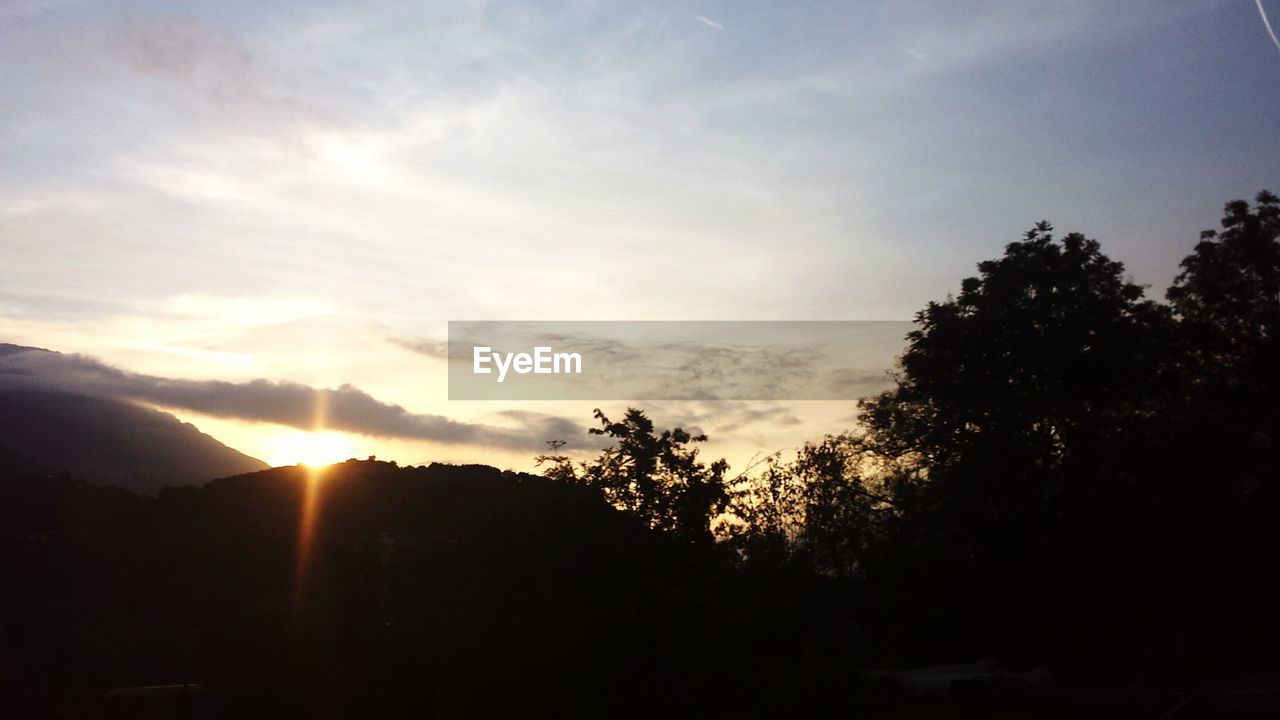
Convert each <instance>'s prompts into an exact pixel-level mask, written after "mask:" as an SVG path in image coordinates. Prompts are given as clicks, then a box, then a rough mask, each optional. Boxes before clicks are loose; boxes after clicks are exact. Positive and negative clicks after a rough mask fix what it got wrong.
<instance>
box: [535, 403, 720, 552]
mask: <svg viewBox="0 0 1280 720" xmlns="http://www.w3.org/2000/svg"><path fill="white" fill-rule="evenodd" d="M595 417H596V419H597V420H599V421H600V427H598V428H592V429H591V430H590V432H591V434H593V435H601V436H604V437H608V438H610V439H611V440H613V444H612V445H610V446H609V447H608V448H606V449H605V450H603V451H602V452H601V453H600V455H599V457H598V458H597V459H596V460H595V461H593V462H589V463H582V464H581V466H580V468H579V469H577V470H575V469H574V467H573V464H572V463H571V462H570V460H569V459H568V457H567V456H564V455H556V454H554V453H556V452H558V451H559V450H560V448H561V447H563V443H560V442H559V441H552V443H551V452H552V453H553V454H551V455H541V456H539V457H538V458H537V462H538V464H539V465H547V466H548V469H547V471H546V476H547V477H550V478H553V479H557V480H562V481H570V482H579V483H582V484H584V485H586V486H588V487H591V488H594V489H596V490H597V491H599V492H600V494H601V495H602V496H603V497H604V498H605V500H606V501H608V502H609V504H611V505H613V506H614V507H616V508H618V509H620V510H623V511H625V512H628V513H630V514H632V515H634V516H636V517H638V518H640V519H641V520H643V521H644V522H645V524H646V525H648V526H649V527H650V528H653V529H655V530H662V531H665V532H669V533H671V534H673V535H675V536H676V537H679V538H681V539H684V540H687V541H689V542H692V543H700V544H705V543H709V542H711V540H712V535H711V523H712V521H713V520H714V519H715V517H716V516H717V515H718V514H719V512H720V510H721V508H722V507H723V505H724V503H725V501H726V492H725V472H726V471H727V470H728V464H727V463H725V461H724V460H716V461H714V462H712V463H711V464H710V465H706V464H704V463H702V462H701V461H700V460H698V449H697V448H695V447H691V445H692V444H693V443H700V442H705V441H706V439H707V436H706V435H693V434H691V433H689V432H688V431H686V430H684V429H683V428H675V429H674V430H663V431H662V432H661V433H659V432H657V431H656V430H655V429H654V425H653V421H652V420H650V419H649V417H648V416H646V415H645V413H644V412H643V411H641V410H637V409H635V408H628V409H627V412H626V414H625V415H624V417H623V419H622V420H621V421H619V422H613V421H611V420H610V419H609V418H608V417H606V416H605V414H604V413H603V412H601V411H600V410H599V409H597V410H596V411H595Z"/></svg>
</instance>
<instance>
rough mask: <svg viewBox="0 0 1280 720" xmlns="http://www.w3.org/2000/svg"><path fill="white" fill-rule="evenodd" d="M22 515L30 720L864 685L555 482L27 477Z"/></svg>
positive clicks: (776, 591)
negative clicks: (145, 486)
mask: <svg viewBox="0 0 1280 720" xmlns="http://www.w3.org/2000/svg"><path fill="white" fill-rule="evenodd" d="M309 491H314V492H315V493H316V494H315V495H313V496H312V497H313V500H314V505H313V507H314V508H315V514H314V516H313V518H312V520H313V522H312V523H310V527H312V532H311V534H310V537H311V541H310V543H305V544H302V543H300V541H299V535H300V533H299V529H300V528H302V527H306V526H308V523H306V522H304V515H305V508H306V507H308V503H307V501H306V499H307V497H308V493H309ZM0 515H2V517H0V528H3V534H2V538H3V540H2V541H0V542H2V543H3V545H2V546H0V554H3V556H4V557H6V558H10V567H11V568H12V571H11V572H10V574H9V577H8V578H7V584H8V585H9V587H11V588H18V589H20V591H19V592H16V593H13V594H6V595H5V596H3V599H0V603H3V606H2V609H0V629H2V633H0V653H2V655H0V665H2V666H4V667H9V668H21V669H23V671H24V672H23V673H22V676H21V677H17V676H14V677H11V679H10V681H9V682H11V683H13V684H11V685H10V686H9V687H7V688H5V687H0V714H3V715H8V716H14V717H18V716H23V717H34V716H40V715H46V714H50V713H53V712H60V713H63V714H67V715H74V716H86V715H91V714H93V713H94V712H96V711H97V710H99V709H100V704H101V698H102V693H103V692H105V690H106V689H109V688H112V687H122V686H137V685H148V684H160V683H173V682H182V681H195V682H199V683H202V684H203V685H204V686H205V687H207V688H209V689H210V696H211V697H212V698H214V699H215V700H216V702H217V703H218V704H219V705H220V707H221V709H222V710H223V711H224V712H225V713H226V715H227V716H228V717H308V718H316V717H402V716H414V717H442V718H444V717H514V716H519V717H587V716H590V717H606V716H609V717H617V716H634V715H644V716H699V717H717V716H725V715H730V714H732V715H734V716H739V717H741V716H746V717H751V716H760V715H766V716H767V715H773V714H776V712H778V711H779V710H780V708H777V707H774V708H772V710H771V709H770V706H769V705H768V704H767V702H766V701H767V700H769V701H773V702H783V703H786V704H787V705H788V706H794V705H797V704H798V705H799V706H804V705H806V704H809V703H821V704H822V705H823V706H825V707H827V708H828V709H832V708H837V707H839V706H840V705H841V704H842V701H841V700H840V698H845V699H846V700H847V698H848V687H847V686H848V684H849V683H850V682H851V681H852V674H851V673H850V674H847V675H846V674H844V673H843V671H841V670H840V668H842V667H844V668H848V667H850V666H851V665H850V663H849V662H848V659H847V658H843V659H842V658H841V657H838V655H839V654H840V653H847V652H849V649H850V648H851V646H852V643H849V642H847V640H848V638H847V637H846V638H843V639H842V638H841V636H840V635H839V634H838V632H840V631H839V630H838V629H836V628H832V627H827V626H823V625H822V624H821V622H820V621H819V620H817V618H819V617H821V616H822V614H821V613H820V612H817V611H816V608H817V606H815V605H814V604H813V601H814V600H815V599H817V598H821V597H822V594H821V592H818V593H814V592H807V593H806V595H805V597H806V599H807V601H808V602H809V605H807V606H806V607H805V608H804V609H803V610H801V609H800V606H799V605H798V604H797V603H796V602H795V600H796V598H797V597H798V595H797V596H793V595H792V594H790V591H788V590H787V589H786V588H780V587H766V586H765V585H764V584H763V583H756V582H755V581H753V580H752V579H751V578H750V576H747V575H743V574H742V573H739V572H737V571H735V570H733V569H732V568H731V567H730V564H729V563H728V562H727V558H725V557H724V556H723V555H721V554H720V553H719V552H718V551H717V550H714V549H708V550H705V551H691V550H690V549H689V548H688V547H687V546H683V545H681V544H679V543H677V542H676V541H674V540H672V539H671V538H670V537H666V536H664V535H662V534H660V533H655V532H653V531H650V530H648V529H646V528H644V527H642V526H641V525H640V524H639V523H638V522H637V521H636V520H635V519H634V518H631V517H628V516H627V515H625V514H622V513H619V512H617V511H615V510H613V509H612V508H610V507H608V506H607V505H606V504H605V503H604V502H603V501H602V500H601V499H600V497H599V496H598V495H597V494H595V493H594V492H592V491H591V490H589V489H586V488H583V487H580V486H572V485H566V484H563V483H557V482H554V481H551V480H548V479H546V478H542V477H536V476H531V475H523V474H515V473H504V472H499V471H498V470H495V469H493V468H488V467H481V466H470V467H453V466H441V465H432V466H431V467H427V468H422V467H416V468H400V467H396V466H395V465H394V464H391V463H384V462H375V461H367V462H357V461H349V462H348V463H344V464H341V465H335V466H331V467H329V468H327V469H325V470H323V471H321V472H319V474H318V476H317V474H316V471H312V470H310V469H308V468H306V467H286V468H276V469H273V470H268V471H264V472H258V473H253V474H248V475H241V476H236V477H231V478H226V479H222V480H218V481H215V482H212V483H209V484H208V485H206V486H204V487H182V488H168V489H165V490H163V491H162V492H160V494H159V496H158V497H156V498H146V497H141V496H138V495H134V494H131V493H128V492H124V491H121V490H117V489H113V488H100V487H93V486H86V485H83V484H80V483H77V482H72V481H60V480H57V479H54V480H51V481H49V482H44V483H31V482H27V481H25V480H24V479H23V478H21V477H19V476H16V475H13V474H9V475H7V476H5V477H4V479H3V480H0ZM302 548H306V550H305V552H300V550H301V549H302ZM301 557H305V558H306V560H305V562H301V561H300V558H301ZM814 638H825V640H824V641H823V642H822V643H815V642H814V641H813V639H814ZM832 653H835V655H832ZM823 654H826V657H825V659H820V658H822V657H823ZM814 668H823V670H822V671H821V672H816V671H815V670H814ZM655 688H662V691H661V692H655V691H654V689H655ZM833 699H834V701H833ZM6 710H7V712H6Z"/></svg>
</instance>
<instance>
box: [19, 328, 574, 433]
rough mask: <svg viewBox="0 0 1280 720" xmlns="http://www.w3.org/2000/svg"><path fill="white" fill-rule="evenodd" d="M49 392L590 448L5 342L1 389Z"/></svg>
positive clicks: (355, 400)
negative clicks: (130, 368) (127, 368)
mask: <svg viewBox="0 0 1280 720" xmlns="http://www.w3.org/2000/svg"><path fill="white" fill-rule="evenodd" d="M32 389H38V390H48V391H62V392H71V393H78V394H84V395H92V396H97V397H107V398H113V399H118V400H126V401H133V402H142V403H150V404H154V405H160V406H163V407H169V408H180V409H185V410H191V411H194V412H198V413H202V414H205V415H212V416H214V417H222V418H235V419H239V420H250V421H256V422H269V423H276V424H280V425H287V426H290V427H296V428H299V429H302V430H315V429H317V427H323V428H324V429H327V430H338V431H343V432H351V433H358V434H361V435H373V436H379V437H389V438H403V439H410V440H425V441H430V442H437V443H444V444H456V445H476V446H481V447H493V448H501V449H506V450H515V451H528V450H538V449H542V447H543V446H544V444H545V442H546V441H547V440H566V441H568V443H569V447H571V448H574V447H593V446H594V443H593V442H592V438H590V436H588V435H587V433H586V430H585V428H584V427H583V426H581V425H578V424H575V423H573V422H571V421H569V420H567V419H565V418H561V417H556V416H551V415H544V414H540V413H528V412H522V413H517V412H508V413H503V415H502V417H504V418H505V419H507V420H511V421H512V422H513V423H514V426H512V427H500V426H496V425H486V424H480V423H465V422H458V421H456V420H452V419H450V418H448V417H445V416H443V415H429V414H416V413H412V412H410V411H408V410H406V409H405V408H403V407H401V406H399V405H395V404H392V403H385V402H382V401H380V400H378V399H377V398H374V397H373V396H371V395H369V394H368V393H366V392H364V391H362V390H360V389H359V388H357V387H354V386H352V385H341V386H339V387H336V388H314V387H311V386H309V385H304V384H301V383H295V382H280V381H272V380H264V379H258V380H251V381H248V382H226V381H222V380H183V379H178V378H167V377H160V376H155V375H144V374H139V373H131V372H127V371H124V370H121V369H119V368H115V367H111V366H109V365H106V364H104V363H101V362H99V361H97V360H95V359H93V358H90V357H86V356H84V355H64V354H61V353H57V352H49V351H45V350H35V349H29V348H19V347H16V346H13V345H0V390H32Z"/></svg>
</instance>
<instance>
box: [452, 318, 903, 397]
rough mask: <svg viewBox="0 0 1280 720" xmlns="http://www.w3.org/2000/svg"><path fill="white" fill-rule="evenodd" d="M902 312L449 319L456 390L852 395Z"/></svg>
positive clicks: (865, 386) (888, 351) (889, 342)
mask: <svg viewBox="0 0 1280 720" xmlns="http://www.w3.org/2000/svg"><path fill="white" fill-rule="evenodd" d="M910 330H911V323H910V322H907V321H865V320H849V321H767V320H762V321H691V320H690V321H686V320H655V321H548V322H534V321H529V322H508V321H473V320H467V321H450V322H449V399H450V400H507V401H519V400H592V401H632V400H856V399H858V398H861V397H865V396H867V395H871V394H874V393H876V392H879V391H881V390H883V389H885V388H887V387H888V386H889V385H890V384H891V382H890V378H889V371H890V370H891V369H892V367H893V363H894V359H895V358H896V357H897V356H898V355H899V354H901V352H902V350H903V348H904V347H905V338H906V334H907V333H908V332H909V331H910Z"/></svg>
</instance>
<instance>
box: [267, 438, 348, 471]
mask: <svg viewBox="0 0 1280 720" xmlns="http://www.w3.org/2000/svg"><path fill="white" fill-rule="evenodd" d="M269 443H270V446H271V447H272V448H273V449H272V452H271V455H270V456H269V457H268V458H267V462H269V463H270V464H271V465H273V466H276V467H279V466H281V465H313V466H314V465H328V464H330V463H336V462H342V461H343V460H346V459H348V458H350V457H352V455H353V453H354V451H353V449H352V445H351V439H350V438H348V437H347V436H346V435H342V434H341V433H333V432H301V431H297V432H289V433H283V434H280V435H276V436H274V437H272V438H271V439H270V441H269Z"/></svg>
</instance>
